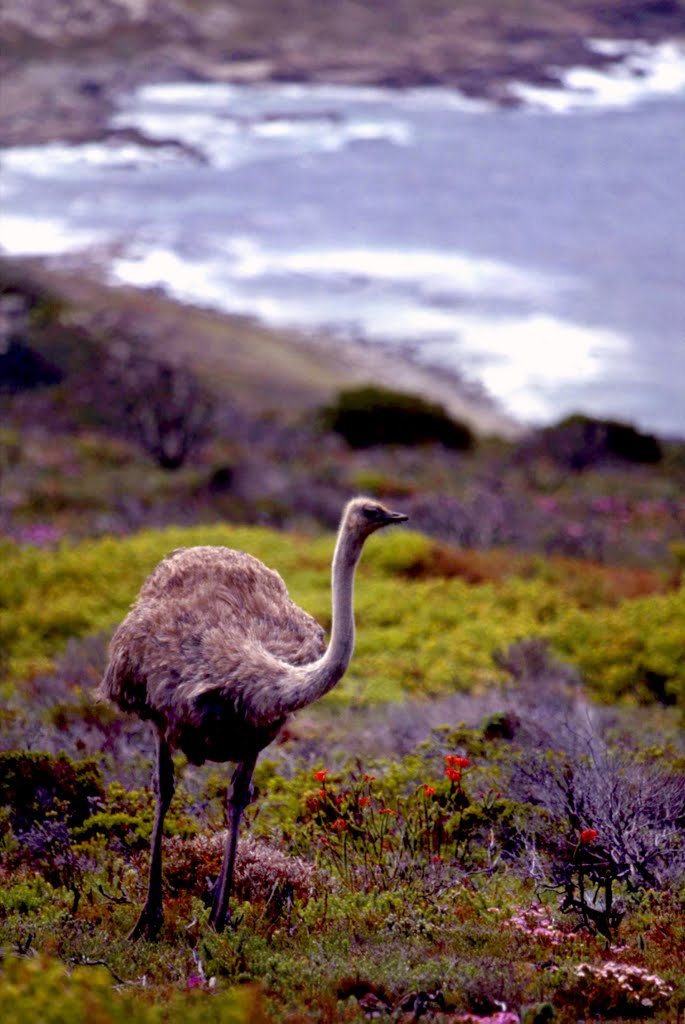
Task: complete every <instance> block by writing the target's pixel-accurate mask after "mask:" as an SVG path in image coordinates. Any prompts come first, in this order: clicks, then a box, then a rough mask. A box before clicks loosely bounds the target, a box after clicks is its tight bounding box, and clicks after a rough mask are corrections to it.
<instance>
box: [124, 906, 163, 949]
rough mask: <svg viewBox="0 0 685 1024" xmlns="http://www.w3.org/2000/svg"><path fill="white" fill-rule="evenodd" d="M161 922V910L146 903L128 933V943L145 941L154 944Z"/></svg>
mask: <svg viewBox="0 0 685 1024" xmlns="http://www.w3.org/2000/svg"><path fill="white" fill-rule="evenodd" d="M163 921H164V915H163V913H162V908H161V907H159V906H155V905H148V904H147V903H146V904H145V906H144V907H143V909H142V910H141V912H140V917H139V918H138V920H137V921H136V923H135V925H134V927H133V929H132V930H131V931H130V932H129V935H128V940H129V942H137V941H138V939H147V940H148V941H149V942H154V940H155V939H156V938H157V936H158V935H159V933H160V930H161V928H162V924H163Z"/></svg>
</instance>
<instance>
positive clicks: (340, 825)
mask: <svg viewBox="0 0 685 1024" xmlns="http://www.w3.org/2000/svg"><path fill="white" fill-rule="evenodd" d="M331 827H332V828H337V829H338V830H339V831H340V832H344V831H345V829H346V828H347V822H346V821H345V819H344V818H336V819H335V821H334V822H333V825H332V826H331Z"/></svg>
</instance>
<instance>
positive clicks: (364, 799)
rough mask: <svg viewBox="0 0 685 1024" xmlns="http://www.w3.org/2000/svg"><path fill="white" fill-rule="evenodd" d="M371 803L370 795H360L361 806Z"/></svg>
mask: <svg viewBox="0 0 685 1024" xmlns="http://www.w3.org/2000/svg"><path fill="white" fill-rule="evenodd" d="M370 803H371V797H370V796H360V797H359V806H360V807H368V806H369V804H370Z"/></svg>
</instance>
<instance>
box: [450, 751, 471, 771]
mask: <svg viewBox="0 0 685 1024" xmlns="http://www.w3.org/2000/svg"><path fill="white" fill-rule="evenodd" d="M445 764H447V765H449V766H450V768H468V767H469V765H470V764H471V762H470V761H469V759H468V757H459V756H458V754H447V755H446V757H445Z"/></svg>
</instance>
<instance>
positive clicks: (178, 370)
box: [104, 344, 215, 469]
mask: <svg viewBox="0 0 685 1024" xmlns="http://www.w3.org/2000/svg"><path fill="white" fill-rule="evenodd" d="M104 388H105V393H106V395H107V397H108V400H109V403H110V412H113V413H114V414H115V415H116V416H117V418H118V419H119V421H120V424H119V425H120V426H124V428H125V430H126V432H127V433H129V434H131V435H132V436H133V438H134V439H135V440H136V441H138V443H140V444H141V446H142V447H143V448H144V449H145V451H147V452H148V453H149V454H150V455H151V456H152V457H153V458H154V460H155V461H156V462H157V464H158V465H159V466H161V467H162V468H163V469H178V468H179V467H180V466H182V465H183V464H184V463H185V462H186V461H187V460H188V458H189V457H190V455H191V454H192V453H193V452H194V451H195V450H196V449H197V448H198V446H199V445H200V444H202V443H203V442H204V441H206V440H207V438H208V437H209V436H210V435H211V433H212V430H213V427H214V413H215V404H214V400H213V399H212V397H211V395H210V394H209V393H208V391H207V390H206V389H205V388H204V387H203V386H202V384H200V382H199V381H198V380H197V378H196V377H195V376H194V374H193V373H192V372H191V371H190V370H189V369H188V367H186V366H183V365H180V364H173V363H166V362H163V361H161V360H158V359H155V358H153V357H150V356H146V355H140V354H138V353H134V352H133V351H132V350H131V348H130V346H128V345H123V344H122V345H118V346H116V347H115V346H113V347H112V348H111V350H110V353H109V357H108V359H107V361H106V364H105V373H104Z"/></svg>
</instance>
